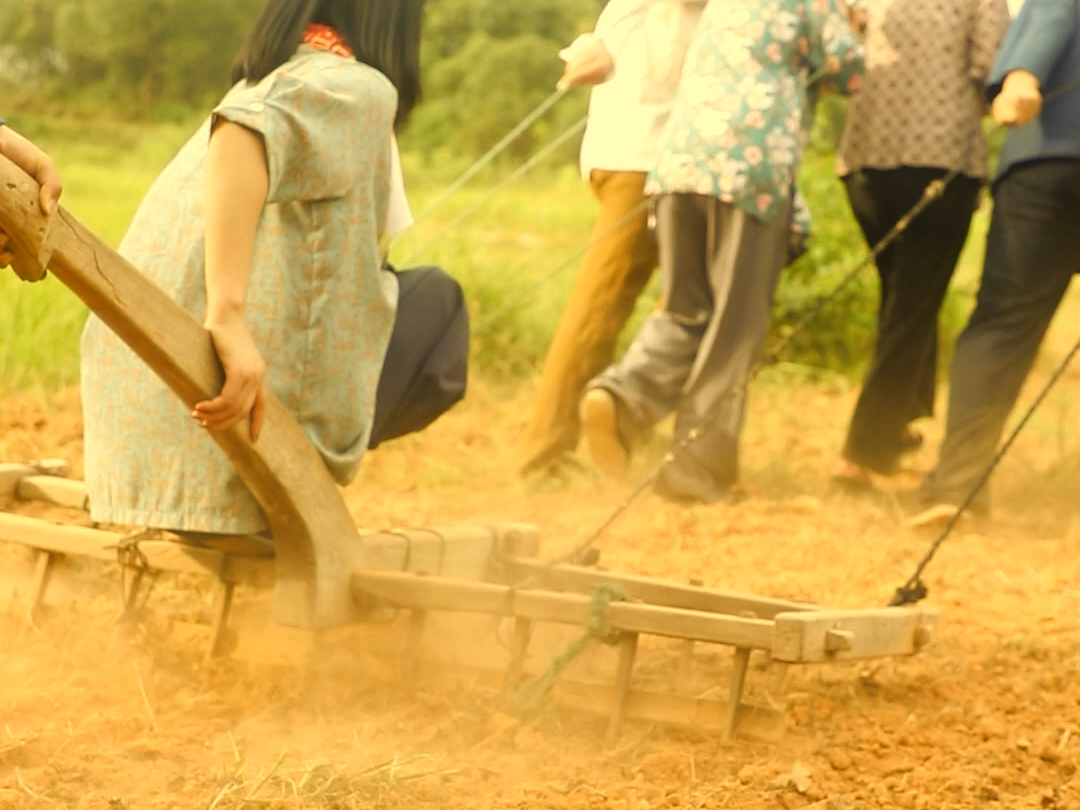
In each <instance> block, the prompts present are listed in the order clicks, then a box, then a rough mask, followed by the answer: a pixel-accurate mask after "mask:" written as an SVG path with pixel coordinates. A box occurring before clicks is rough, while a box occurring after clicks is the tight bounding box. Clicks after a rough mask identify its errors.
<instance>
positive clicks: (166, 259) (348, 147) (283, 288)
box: [82, 46, 397, 534]
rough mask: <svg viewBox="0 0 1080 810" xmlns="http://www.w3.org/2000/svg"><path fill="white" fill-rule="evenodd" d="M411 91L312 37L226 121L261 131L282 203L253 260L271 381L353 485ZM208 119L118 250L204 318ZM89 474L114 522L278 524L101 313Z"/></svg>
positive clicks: (256, 321) (190, 526)
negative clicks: (397, 135) (401, 102)
mask: <svg viewBox="0 0 1080 810" xmlns="http://www.w3.org/2000/svg"><path fill="white" fill-rule="evenodd" d="M396 109H397V95H396V93H395V91H394V88H393V86H392V85H391V84H390V82H389V81H388V80H387V79H386V78H385V77H384V76H383V75H382V74H381V73H378V72H377V71H375V70H373V69H371V68H369V67H367V66H365V65H362V64H360V63H359V62H357V61H355V60H353V59H346V58H343V57H341V56H338V55H335V54H332V53H329V52H326V51H323V50H318V49H316V48H313V47H310V46H301V47H300V49H299V50H298V51H297V53H296V55H295V56H294V57H293V58H292V59H291V60H290V61H289V62H287V63H286V64H285V65H283V66H282V67H280V68H279V69H278V70H276V71H275V72H274V73H272V74H270V76H268V77H267V78H266V79H265V80H263V81H262V82H260V83H259V84H257V85H254V86H249V85H247V84H240V85H237V86H236V87H234V88H233V89H232V90H231V91H230V92H229V93H228V95H226V97H225V98H224V100H223V101H222V102H221V103H220V104H219V106H218V107H217V108H216V109H215V110H214V115H215V116H220V117H222V118H224V119H227V120H230V121H234V122H236V123H239V124H241V125H243V126H245V127H248V128H250V129H252V130H254V131H256V132H258V133H260V134H261V135H262V137H263V140H264V142H265V144H266V152H267V159H268V168H269V180H270V184H269V197H268V201H267V206H266V208H265V210H264V211H263V214H262V218H261V220H260V223H259V227H258V233H257V236H256V243H255V250H254V254H253V257H252V272H251V280H250V285H249V290H248V298H247V322H248V326H249V328H250V330H251V332H252V335H253V337H254V339H255V341H256V344H257V345H258V347H259V349H260V351H261V352H262V354H263V357H264V358H265V360H266V362H267V383H268V386H269V388H270V390H271V392H272V393H274V394H275V395H276V396H277V397H278V398H279V399H280V400H281V401H282V403H283V404H284V406H285V407H286V409H287V410H288V411H289V413H291V414H292V416H293V417H294V418H295V419H296V420H297V421H298V422H299V423H300V425H301V426H302V427H303V428H304V430H305V432H306V433H307V435H308V437H309V438H310V439H311V441H312V442H313V443H314V445H315V447H316V449H318V451H319V452H320V453H321V454H322V457H323V459H324V460H325V461H326V464H327V467H328V469H329V470H330V472H331V473H332V474H333V476H334V477H335V478H336V479H337V480H338V481H339V482H340V483H346V482H348V481H349V480H350V479H351V478H352V477H353V476H355V474H356V472H357V471H358V469H359V466H360V461H361V459H362V457H363V454H364V451H365V449H366V448H367V445H368V437H369V434H370V431H371V425H372V417H373V414H374V406H375V392H376V389H377V386H378V381H379V375H380V372H381V370H382V363H383V358H384V355H385V353H386V348H387V344H388V343H389V340H390V333H391V330H392V328H393V321H394V314H395V309H396V305H397V286H396V285H397V282H396V280H395V279H394V277H393V275H392V274H391V273H388V272H385V271H384V270H383V269H382V265H381V262H380V261H379V250H378V247H379V238H380V236H381V235H382V234H383V230H384V228H385V226H386V223H387V213H388V201H389V197H390V185H391V184H390V177H391V159H392V157H391V148H392V147H391V138H392V131H393V120H394V115H395V112H396ZM209 134H210V120H209V119H208V120H207V121H206V122H204V124H203V125H202V126H201V127H200V129H199V131H198V132H197V133H196V134H195V136H194V137H193V138H192V139H191V140H190V141H189V142H188V143H187V144H186V145H185V146H184V147H183V148H182V149H181V151H180V153H179V154H178V155H177V156H176V157H175V158H174V159H173V161H172V162H171V163H170V164H169V165H168V167H167V168H166V169H165V170H164V172H163V173H162V174H161V176H160V177H159V178H158V179H157V181H156V182H155V184H154V186H153V187H152V188H151V190H150V192H149V193H148V195H147V197H146V199H145V200H144V201H143V203H142V205H141V207H140V208H139V211H138V213H137V214H136V216H135V219H134V221H133V222H132V224H131V228H130V230H129V231H128V233H127V235H126V236H125V238H124V240H123V242H122V244H121V246H120V252H121V254H122V255H123V256H124V257H125V258H126V259H128V260H129V261H130V262H131V263H132V264H134V265H135V266H136V267H137V268H139V269H140V270H141V271H143V272H144V273H146V274H147V275H148V276H149V277H150V278H151V279H153V281H155V282H156V283H157V284H158V285H159V286H160V287H162V288H163V289H164V290H165V291H166V292H167V293H168V294H169V295H170V296H171V297H172V298H173V299H174V300H176V301H177V302H178V303H180V305H181V306H183V307H184V308H186V309H187V310H188V311H189V312H191V313H192V314H193V315H194V316H195V317H196V318H198V319H200V320H202V318H203V316H204V314H205V308H206V284H205V280H204V277H203V274H204V256H203V254H204V246H203V245H204V243H203V234H204V231H205V226H204V220H203V187H204V186H203V167H204V163H205V159H206V152H207V146H208V143H209ZM82 398H83V413H84V420H85V436H86V482H87V488H88V491H89V496H90V502H91V517H92V518H93V519H94V520H96V521H100V522H106V523H118V524H126V525H134V526H146V527H153V528H162V529H173V530H180V531H194V532H211V533H240V534H243V533H255V532H259V531H263V530H265V529H266V528H267V521H266V517H265V515H264V514H263V512H262V510H261V508H260V507H259V505H258V503H257V502H256V501H255V499H254V497H253V496H252V495H251V494H250V492H249V491H248V489H247V487H246V486H245V485H244V483H243V481H241V480H240V478H239V476H238V475H237V474H236V472H235V470H234V469H233V466H232V464H231V463H230V462H229V460H228V459H227V458H226V456H225V454H224V453H223V452H222V451H221V450H220V449H219V448H218V446H217V445H216V444H215V443H214V441H213V440H212V439H211V437H210V436H209V435H208V434H207V433H206V431H204V430H202V429H200V428H199V427H198V426H197V425H196V424H195V422H194V421H193V420H192V418H191V416H190V414H189V412H188V409H187V408H185V407H184V405H183V404H182V403H181V402H180V400H179V399H178V398H177V397H176V396H175V395H174V394H173V393H172V392H171V391H170V390H169V389H168V388H167V387H166V386H165V384H164V383H163V382H161V381H160V380H159V379H158V378H157V377H156V376H155V375H154V373H153V372H151V371H150V369H149V368H147V367H146V366H145V365H144V364H143V363H142V361H141V360H139V358H138V357H136V355H135V354H134V353H133V352H132V351H131V350H130V349H128V348H127V346H126V345H124V344H123V343H122V342H121V341H120V340H119V339H118V338H117V337H116V336H115V335H114V334H113V333H112V332H111V331H110V330H109V329H108V328H107V327H106V326H105V325H104V324H103V323H102V322H101V321H100V320H98V319H97V318H96V317H93V316H92V317H91V318H90V320H89V322H88V323H87V326H86V329H85V332H84V334H83V342H82Z"/></svg>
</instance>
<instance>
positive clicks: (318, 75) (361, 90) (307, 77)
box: [259, 48, 397, 109]
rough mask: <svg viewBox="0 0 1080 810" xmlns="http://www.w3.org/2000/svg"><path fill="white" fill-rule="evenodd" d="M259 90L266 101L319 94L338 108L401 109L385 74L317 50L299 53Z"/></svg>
mask: <svg viewBox="0 0 1080 810" xmlns="http://www.w3.org/2000/svg"><path fill="white" fill-rule="evenodd" d="M259 89H261V90H262V93H263V95H264V97H265V98H266V100H281V101H285V100H286V99H289V98H298V97H299V98H303V97H307V96H309V95H312V94H317V95H319V96H321V97H323V98H325V99H327V100H332V101H333V102H334V104H335V105H337V104H342V105H363V106H368V105H371V104H377V105H379V106H387V107H390V108H393V109H396V108H397V91H396V90H395V89H394V85H393V84H392V83H391V81H390V80H389V79H388V78H387V77H386V76H384V75H383V74H382V73H380V72H379V71H377V70H375V69H374V68H372V67H369V66H368V65H365V64H363V63H362V62H357V61H356V60H353V59H345V58H343V57H341V56H337V55H336V54H332V53H327V52H324V51H316V50H314V49H306V48H305V49H302V50H301V51H299V52H298V53H297V54H296V56H294V57H293V58H292V59H290V60H289V61H288V62H286V63H285V64H284V65H282V66H281V67H279V68H278V69H277V70H275V71H274V72H273V73H271V74H270V75H269V76H267V77H266V79H265V80H264V81H263V82H262V83H261V84H260V86H259Z"/></svg>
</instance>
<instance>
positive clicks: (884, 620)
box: [773, 607, 938, 664]
mask: <svg viewBox="0 0 1080 810" xmlns="http://www.w3.org/2000/svg"><path fill="white" fill-rule="evenodd" d="M937 625H938V612H937V611H934V610H929V609H926V608H920V607H904V608H883V609H881V610H824V611H821V612H818V613H785V614H783V615H780V616H777V617H776V641H775V643H774V645H773V658H774V659H775V660H777V661H784V662H788V663H792V664H824V663H831V662H834V661H859V660H866V659H872V658H886V657H892V656H905V655H915V654H916V653H918V652H920V651H922V649H923V648H924V647H926V645H927V644H929V643H930V640H931V639H932V637H933V635H934V632H935V631H936V629H937Z"/></svg>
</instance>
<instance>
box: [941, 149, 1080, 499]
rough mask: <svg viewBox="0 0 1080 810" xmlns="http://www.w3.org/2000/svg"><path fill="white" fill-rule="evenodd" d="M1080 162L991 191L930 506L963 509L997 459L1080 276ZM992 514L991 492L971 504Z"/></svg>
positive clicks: (1030, 169)
mask: <svg viewBox="0 0 1080 810" xmlns="http://www.w3.org/2000/svg"><path fill="white" fill-rule="evenodd" d="M1078 226H1080V160H1070V159H1065V160H1043V161H1033V162H1031V163H1026V164H1022V165H1019V166H1016V167H1014V168H1012V169H1011V170H1010V171H1009V173H1008V174H1007V175H1006V176H1005V177H1004V178H1002V179H1001V180H1000V181H998V183H997V186H996V187H995V189H994V213H993V215H992V217H991V220H990V230H989V232H988V233H987V236H986V259H985V264H984V266H983V275H982V283H981V285H980V287H979V294H978V297H977V299H976V304H975V311H974V312H973V313H972V315H971V320H970V321H969V322H968V325H967V327H966V328H965V329H964V331H963V333H962V334H961V335H960V338H959V340H958V341H957V344H956V353H955V355H954V357H953V363H952V369H951V379H950V383H951V385H950V393H949V416H948V423H947V425H946V429H945V441H944V443H943V444H942V447H941V454H940V458H939V460H938V464H937V467H936V469H934V471H933V472H932V473H930V475H928V476H927V477H926V479H925V480H924V481H923V485H922V493H923V497H924V498H925V499H926V500H928V501H931V500H937V501H945V502H952V503H955V502H958V501H959V500H961V499H962V498H963V497H964V496H965V495H967V493H968V492H969V491H970V490H971V489H972V488H973V487H974V486H975V484H976V483H978V481H979V479H980V478H981V477H982V475H983V474H984V473H985V470H986V468H987V467H988V466H989V464H990V462H991V461H992V460H993V457H994V454H995V452H996V451H997V448H998V443H999V442H1000V441H1001V436H1002V434H1003V433H1004V431H1005V427H1006V423H1007V421H1008V418H1009V414H1010V413H1011V412H1012V410H1013V407H1014V406H1015V405H1016V401H1017V399H1018V398H1019V396H1020V392H1021V389H1022V388H1023V385H1024V381H1025V380H1026V379H1027V376H1028V373H1029V372H1030V371H1031V367H1032V366H1033V365H1034V363H1035V359H1036V357H1037V356H1038V353H1039V347H1040V346H1041V345H1042V342H1043V338H1044V337H1045V335H1046V330H1047V328H1048V327H1049V326H1050V322H1051V321H1052V320H1053V317H1054V314H1055V313H1056V312H1057V309H1058V305H1059V304H1060V303H1061V300H1062V298H1063V297H1064V296H1065V292H1066V291H1067V290H1068V288H1069V283H1070V282H1071V281H1072V278H1073V275H1074V274H1076V273H1078V272H1080V227H1078ZM989 507H990V497H989V491H988V489H983V490H982V492H981V493H980V496H979V498H978V499H977V500H976V501H975V502H974V503H973V504H972V508H973V511H987V510H989Z"/></svg>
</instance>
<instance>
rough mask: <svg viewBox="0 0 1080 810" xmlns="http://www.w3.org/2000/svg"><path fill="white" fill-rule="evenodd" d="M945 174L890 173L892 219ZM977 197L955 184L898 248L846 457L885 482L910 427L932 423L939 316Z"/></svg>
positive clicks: (966, 182) (971, 186)
mask: <svg viewBox="0 0 1080 810" xmlns="http://www.w3.org/2000/svg"><path fill="white" fill-rule="evenodd" d="M944 174H945V172H944V170H936V169H917V168H901V169H895V170H893V171H890V172H887V173H884V172H883V173H882V183H881V188H880V189H879V193H880V194H881V195H882V196H883V197H887V198H888V199H889V200H890V201H891V203H890V205H891V207H892V208H893V209H894V212H893V213H897V214H902V213H903V212H904V211H909V210H910V209H911V208H912V207H913V206H914V205H915V204H916V203H917V202H918V200H919V198H920V197H921V196H922V193H923V190H924V189H925V188H926V186H927V184H928V183H930V182H931V181H933V180H935V179H938V178H940V177H942V176H944ZM978 193H979V182H978V181H977V180H974V179H972V178H967V177H958V178H956V179H954V180H953V181H952V182H951V183H950V184H949V185H948V186H947V187H946V189H945V191H944V193H943V194H942V196H941V197H940V198H939V199H937V200H935V201H934V202H933V203H931V204H930V205H929V206H928V207H927V209H926V210H925V211H923V212H922V214H920V215H919V216H918V217H916V218H915V219H913V220H911V223H910V224H909V225H908V227H907V229H906V230H905V231H904V234H903V236H902V237H901V238H900V239H898V240H897V242H896V244H895V252H894V256H893V260H892V265H891V275H892V278H891V280H890V291H889V296H888V299H887V300H885V301H884V304H883V307H882V310H881V317H880V322H879V324H878V335H877V340H876V344H875V348H874V356H873V359H872V361H871V363H870V368H869V371H868V372H867V375H866V379H865V381H864V384H863V389H862V392H861V393H860V395H859V401H858V404H857V405H856V407H855V413H854V416H853V417H852V421H851V426H850V428H849V431H848V437H847V442H846V444H845V447H844V451H843V456H844V458H845V459H847V460H848V461H851V462H853V463H854V464H856V465H858V466H860V467H863V468H867V469H870V470H873V471H874V472H878V473H882V474H889V473H891V472H893V471H894V470H895V469H896V465H897V464H898V462H899V460H900V457H901V456H902V455H903V452H904V450H905V449H906V448H905V443H904V438H905V432H906V430H907V426H908V424H909V423H910V422H911V421H912V419H913V418H914V417H915V416H916V415H919V416H922V415H925V414H924V413H923V412H922V408H924V407H925V406H926V405H927V403H926V401H925V400H926V398H927V392H926V386H927V380H928V379H929V381H930V382H929V385H930V390H931V394H930V397H931V403H930V404H931V405H932V391H933V387H934V375H935V374H936V368H937V358H936V352H937V330H938V312H939V311H940V309H941V304H942V301H944V299H945V293H946V292H947V290H948V287H949V282H950V280H951V279H952V276H953V271H954V270H955V268H956V263H957V261H958V260H959V258H960V253H961V252H962V251H963V248H964V243H965V242H966V241H967V234H968V229H969V227H970V224H971V217H972V214H973V212H974V206H975V200H976V198H977V196H978ZM890 219H893V218H892V217H890ZM896 219H897V220H898V219H899V216H897V217H896ZM893 221H895V220H893ZM890 227H891V225H890Z"/></svg>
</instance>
